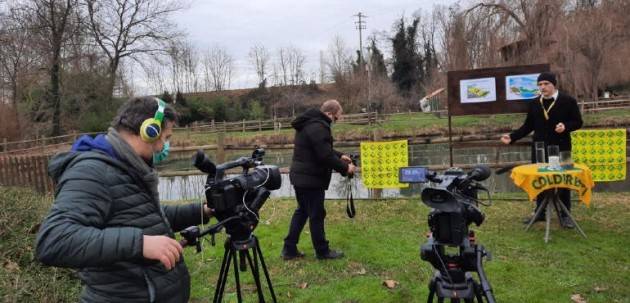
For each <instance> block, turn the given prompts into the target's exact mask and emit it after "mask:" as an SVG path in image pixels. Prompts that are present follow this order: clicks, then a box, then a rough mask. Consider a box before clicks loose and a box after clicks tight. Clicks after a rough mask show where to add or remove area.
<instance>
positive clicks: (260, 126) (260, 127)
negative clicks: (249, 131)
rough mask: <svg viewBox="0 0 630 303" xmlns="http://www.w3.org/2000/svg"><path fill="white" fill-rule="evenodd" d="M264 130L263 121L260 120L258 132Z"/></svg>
mask: <svg viewBox="0 0 630 303" xmlns="http://www.w3.org/2000/svg"><path fill="white" fill-rule="evenodd" d="M261 130H262V120H258V131H261Z"/></svg>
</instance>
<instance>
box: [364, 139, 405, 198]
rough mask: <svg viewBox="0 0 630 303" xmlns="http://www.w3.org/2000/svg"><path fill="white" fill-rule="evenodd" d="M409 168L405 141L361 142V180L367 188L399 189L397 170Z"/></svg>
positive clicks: (400, 184) (402, 185)
mask: <svg viewBox="0 0 630 303" xmlns="http://www.w3.org/2000/svg"><path fill="white" fill-rule="evenodd" d="M405 166H409V149H408V144H407V140H399V141H390V142H361V178H362V180H363V184H364V185H365V187H367V188H401V187H407V186H409V185H408V184H404V183H399V182H398V170H399V169H400V168H401V167H405Z"/></svg>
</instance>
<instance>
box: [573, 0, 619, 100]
mask: <svg viewBox="0 0 630 303" xmlns="http://www.w3.org/2000/svg"><path fill="white" fill-rule="evenodd" d="M583 2H585V1H583ZM582 5H583V6H582V8H584V9H580V10H578V11H576V12H574V14H573V15H572V16H571V19H570V20H572V21H573V22H571V24H573V25H574V26H573V27H571V28H570V29H569V34H568V35H567V37H568V40H569V41H568V42H569V46H570V47H571V48H572V49H574V50H576V51H577V52H578V53H579V54H580V55H582V56H583V57H584V58H585V59H586V60H585V62H586V64H585V65H584V66H582V68H584V71H585V72H584V73H583V74H584V75H585V76H586V78H587V79H586V82H587V83H588V88H587V91H588V93H589V94H590V97H591V98H592V99H594V100H597V99H598V91H599V90H600V89H603V88H604V87H602V86H603V83H602V81H601V77H602V66H603V65H604V63H605V61H606V60H607V59H609V58H610V57H614V54H615V53H618V51H619V49H618V47H619V46H621V45H622V44H623V43H624V42H628V39H630V33H628V30H627V26H629V25H630V21H629V20H627V18H628V14H629V13H630V4H628V3H627V1H621V0H608V1H603V3H602V4H601V5H600V6H598V7H596V6H595V4H594V3H590V4H589V3H582ZM585 37H588V38H585ZM573 67H575V65H574V66H573Z"/></svg>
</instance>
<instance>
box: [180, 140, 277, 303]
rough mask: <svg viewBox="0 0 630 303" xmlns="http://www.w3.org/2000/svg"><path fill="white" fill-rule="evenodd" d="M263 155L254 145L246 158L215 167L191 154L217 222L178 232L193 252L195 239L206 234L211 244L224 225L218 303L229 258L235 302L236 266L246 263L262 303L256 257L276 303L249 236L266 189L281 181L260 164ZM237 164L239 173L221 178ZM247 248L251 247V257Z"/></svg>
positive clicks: (274, 170)
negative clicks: (200, 174) (226, 235)
mask: <svg viewBox="0 0 630 303" xmlns="http://www.w3.org/2000/svg"><path fill="white" fill-rule="evenodd" d="M264 155H265V151H264V149H262V148H257V149H256V150H254V152H253V153H252V156H251V157H250V158H247V157H241V158H238V159H236V160H234V161H230V162H226V163H223V164H220V165H218V166H215V164H214V163H212V161H210V159H208V157H207V156H206V154H204V152H203V151H202V150H199V151H197V153H196V154H195V156H194V157H193V165H194V166H195V167H197V168H198V169H199V170H201V171H202V172H204V173H206V174H208V177H207V179H206V184H205V196H206V203H207V205H208V207H209V208H211V209H213V210H214V216H215V217H216V218H217V219H218V220H219V222H218V223H216V224H214V225H212V226H210V227H208V228H207V229H206V230H203V231H202V230H200V229H199V227H197V226H191V227H188V228H186V229H185V230H184V231H182V232H181V233H180V234H181V235H182V237H183V238H184V240H183V241H182V244H183V245H188V246H190V245H195V246H196V248H197V252H200V251H201V242H200V241H199V239H200V238H201V237H203V236H205V235H208V234H210V235H211V236H212V245H214V234H216V233H218V232H219V231H220V230H221V229H222V228H224V227H225V230H226V233H227V234H228V237H227V239H226V241H225V253H224V255H223V262H222V264H221V272H220V273H219V280H218V281H217V287H216V289H215V294H214V300H213V302H221V300H222V298H223V292H224V290H225V284H226V281H227V276H228V273H229V270H230V263H232V262H231V261H233V263H234V276H235V281H236V290H237V296H238V302H241V301H242V298H241V287H240V282H239V268H240V271H245V270H246V269H247V264H249V267H250V268H251V271H252V275H253V277H254V281H255V282H256V291H257V294H258V299H259V301H260V302H264V296H263V291H262V286H261V281H260V269H259V265H258V260H260V264H261V266H262V272H263V273H264V275H265V278H266V280H267V285H268V287H269V291H270V293H271V296H272V299H273V302H276V296H275V293H274V291H273V286H272V285H271V279H270V277H269V272H268V270H267V267H266V265H265V261H264V259H263V254H262V251H261V249H260V246H259V244H258V239H257V238H256V236H254V235H253V231H254V229H255V228H256V226H257V225H258V222H259V220H260V219H259V216H258V212H259V210H260V208H261V207H262V206H263V204H264V203H265V201H267V199H268V198H269V195H270V191H271V190H276V189H279V188H280V186H281V184H282V179H281V176H280V170H279V169H278V167H277V166H274V165H263V161H262V160H263V156H264ZM238 167H241V168H242V169H243V171H242V173H241V174H240V175H238V176H235V177H231V178H225V173H226V171H227V170H228V169H232V168H238ZM250 249H251V250H253V258H252V254H250V251H249V250H250ZM237 252H238V254H237ZM237 260H238V261H239V262H238V263H239V268H237V267H236V264H237Z"/></svg>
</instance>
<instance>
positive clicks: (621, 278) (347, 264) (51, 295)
mask: <svg viewBox="0 0 630 303" xmlns="http://www.w3.org/2000/svg"><path fill="white" fill-rule="evenodd" d="M523 196H524V195H523V194H514V195H510V196H505V195H504V196H502V197H503V198H507V201H506V200H502V201H496V202H495V203H494V205H492V206H491V207H483V208H482V209H483V211H484V212H485V213H486V222H485V223H484V224H483V225H482V226H481V227H476V228H474V230H476V231H477V237H478V241H479V242H480V243H481V244H483V245H485V246H486V248H487V249H488V250H489V251H491V252H492V254H493V257H494V258H493V260H492V261H489V262H486V263H485V265H486V266H485V269H486V274H487V276H488V279H489V280H490V282H491V283H492V286H493V288H494V293H495V296H496V299H497V301H498V302H536V303H537V302H572V301H571V299H570V298H571V296H572V295H575V294H579V295H581V297H583V298H585V299H586V300H587V302H589V303H590V302H630V289H629V288H628V286H630V254H629V253H628V251H629V249H628V248H629V247H630V227H629V226H628V223H629V222H630V220H629V219H630V198H628V193H615V194H602V193H595V194H594V197H593V203H592V205H591V207H590V208H586V207H585V206H584V205H581V204H580V205H577V206H574V215H575V216H576V218H577V220H578V222H579V224H580V225H581V226H582V228H583V229H584V231H585V232H586V234H587V235H588V239H584V238H582V237H581V236H580V235H579V234H578V233H577V232H575V231H574V230H565V229H561V228H560V227H559V226H558V224H557V220H556V219H554V221H553V222H552V230H551V237H552V238H551V241H550V242H549V243H548V244H545V243H544V241H543V236H544V225H543V224H541V223H538V224H537V225H535V226H534V227H533V228H532V230H530V231H529V232H525V231H524V230H523V224H522V223H521V219H522V218H523V217H524V216H525V215H527V214H529V212H530V211H531V210H532V208H533V203H531V202H526V201H518V202H517V201H516V200H515V198H522V197H523ZM510 199H511V200H510ZM0 201H2V208H1V210H2V211H0V236H1V237H0V260H1V263H0V264H1V265H2V266H0V301H2V302H75V301H76V299H77V298H78V291H79V283H78V281H77V280H76V278H75V275H74V274H73V273H72V272H71V271H70V270H67V269H57V268H50V267H43V266H41V265H39V264H38V263H37V262H36V261H35V260H34V258H33V243H34V237H35V234H34V232H35V231H36V230H37V223H38V222H40V220H41V219H42V218H43V216H44V215H45V214H46V213H47V211H48V208H49V205H50V198H49V197H42V196H40V195H37V194H34V193H32V192H30V191H28V190H21V189H20V190H16V189H10V188H4V187H0ZM326 204H327V211H328V216H327V219H326V223H327V224H326V226H327V237H328V239H329V240H330V242H331V247H332V248H334V249H341V250H343V251H344V252H345V254H346V257H345V258H343V259H341V260H333V261H319V260H316V259H315V257H314V252H313V249H312V246H311V241H310V236H309V234H308V229H305V231H304V232H303V234H302V241H301V243H300V245H299V248H300V249H301V250H302V251H304V252H305V253H306V254H307V255H306V258H304V259H303V260H298V261H288V262H285V261H282V260H281V259H280V257H279V255H280V250H281V248H282V243H283V238H284V236H285V235H286V232H287V229H288V222H289V219H290V216H291V214H292V211H293V210H294V207H295V201H294V200H291V199H273V200H269V201H267V203H266V204H265V205H264V206H263V208H262V211H261V223H260V225H259V226H258V228H257V229H256V231H255V234H256V235H257V236H258V238H259V239H260V245H261V248H262V250H263V253H264V256H265V261H266V262H267V266H268V268H269V271H270V273H271V279H272V281H273V285H274V288H275V291H276V295H277V297H278V301H279V302H426V296H427V284H428V282H429V279H430V278H431V276H432V272H433V269H432V267H431V265H430V264H429V263H427V262H424V261H421V260H420V257H419V245H420V243H423V242H424V241H425V234H426V231H427V230H428V227H427V223H426V218H427V213H428V211H429V209H428V207H426V206H424V204H421V203H420V202H419V201H418V200H402V199H401V200H381V201H371V200H360V201H357V202H356V204H357V216H356V217H355V219H352V220H351V219H348V218H347V217H346V215H345V201H327V202H326ZM213 222H214V220H213ZM224 239H225V234H219V235H217V239H216V241H217V246H215V247H212V246H210V245H208V244H207V243H206V247H204V249H203V251H202V253H200V254H196V253H195V252H194V249H193V248H186V261H187V264H188V268H189V270H190V272H191V276H192V279H191V280H192V298H191V302H210V301H211V300H212V296H213V294H214V289H215V283H216V281H217V278H218V272H219V269H220V268H219V267H220V262H221V258H222V256H223V252H224V248H223V241H224ZM241 279H242V281H243V288H244V297H245V301H246V302H256V301H257V298H256V294H255V292H254V290H255V287H254V283H253V281H252V279H251V276H250V273H249V272H244V273H241ZM385 280H394V281H397V282H398V285H397V286H396V287H395V288H393V289H388V288H386V287H385V286H383V281H385ZM234 285H235V284H234V277H233V271H231V272H230V276H229V278H228V282H227V286H226V291H225V295H226V300H225V302H236V294H235V288H234ZM267 298H268V299H269V295H268V294H267ZM268 301H269V300H268Z"/></svg>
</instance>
